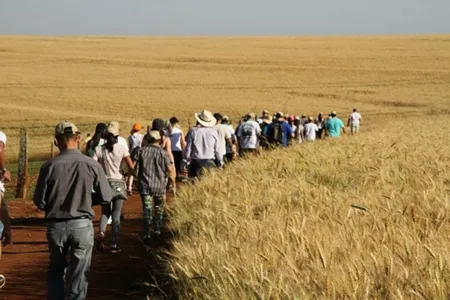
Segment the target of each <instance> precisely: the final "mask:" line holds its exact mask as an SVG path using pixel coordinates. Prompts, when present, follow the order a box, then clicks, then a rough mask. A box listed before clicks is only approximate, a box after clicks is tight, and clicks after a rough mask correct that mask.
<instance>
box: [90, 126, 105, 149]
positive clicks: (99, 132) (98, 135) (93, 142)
mask: <svg viewBox="0 0 450 300" xmlns="http://www.w3.org/2000/svg"><path fill="white" fill-rule="evenodd" d="M107 130H108V125H106V124H105V123H98V124H97V126H95V133H94V136H93V137H92V138H91V139H90V140H89V142H88V143H87V145H86V150H88V149H95V148H96V147H97V146H98V144H99V143H100V139H102V138H104V137H105V133H106V132H107Z"/></svg>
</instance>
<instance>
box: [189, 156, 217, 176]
mask: <svg viewBox="0 0 450 300" xmlns="http://www.w3.org/2000/svg"><path fill="white" fill-rule="evenodd" d="M215 168H217V165H216V163H215V162H214V160H212V159H193V160H191V164H190V165H189V177H200V176H202V175H203V174H204V173H205V172H204V170H205V169H215Z"/></svg>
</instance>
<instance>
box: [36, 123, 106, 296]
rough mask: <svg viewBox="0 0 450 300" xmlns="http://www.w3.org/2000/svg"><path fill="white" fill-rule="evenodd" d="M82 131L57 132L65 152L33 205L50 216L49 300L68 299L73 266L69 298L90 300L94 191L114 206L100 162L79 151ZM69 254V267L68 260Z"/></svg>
mask: <svg viewBox="0 0 450 300" xmlns="http://www.w3.org/2000/svg"><path fill="white" fill-rule="evenodd" d="M79 143H80V132H79V131H78V128H77V127H76V126H75V125H74V124H72V123H70V122H61V123H59V124H58V125H57V126H56V128H55V145H56V146H57V147H58V148H59V150H60V151H61V153H60V155H58V156H57V157H56V158H54V159H52V160H49V161H47V162H46V163H45V164H44V165H43V166H42V167H41V170H40V173H39V178H38V182H37V185H36V191H35V194H34V198H33V200H34V204H35V205H36V206H37V207H38V208H39V209H41V210H44V211H45V218H46V221H47V239H48V244H49V249H50V265H49V267H48V296H47V299H55V300H56V299H65V292H64V289H65V270H66V268H67V267H68V266H70V269H69V272H70V278H71V282H70V286H69V298H70V299H85V298H86V294H87V288H88V279H87V275H88V273H89V268H90V265H91V257H92V248H93V246H94V229H93V225H92V218H93V217H94V211H93V209H92V196H91V194H92V188H94V190H95V191H96V193H97V195H98V196H99V198H101V199H102V201H103V202H105V203H107V202H110V201H111V198H112V194H111V188H110V186H109V184H108V181H107V179H106V176H105V174H104V172H103V170H102V167H101V166H100V164H99V163H97V162H96V161H94V160H93V159H92V158H89V157H87V156H85V155H83V154H82V153H81V152H80V151H79V150H78V145H79ZM68 253H70V264H69V263H68V262H67V261H66V255H67V254H68Z"/></svg>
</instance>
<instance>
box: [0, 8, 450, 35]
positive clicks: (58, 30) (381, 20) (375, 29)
mask: <svg viewBox="0 0 450 300" xmlns="http://www.w3.org/2000/svg"><path fill="white" fill-rule="evenodd" d="M449 11H450V0H309V1H306V0H222V1H217V0H0V34H2V35H4V34H8V35H69V36H70V35H102V36H255V35H258V36H275V35H276V36H279V35H282V36H313V35H388V34H393V35H396V34H444V33H450V17H448V13H449Z"/></svg>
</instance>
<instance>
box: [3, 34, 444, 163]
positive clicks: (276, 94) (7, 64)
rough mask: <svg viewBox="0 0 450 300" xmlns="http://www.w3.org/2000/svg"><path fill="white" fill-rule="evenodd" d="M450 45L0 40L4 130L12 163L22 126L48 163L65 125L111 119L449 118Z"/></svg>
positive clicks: (436, 40) (358, 40)
mask: <svg viewBox="0 0 450 300" xmlns="http://www.w3.org/2000/svg"><path fill="white" fill-rule="evenodd" d="M449 53H450V37H448V36H417V37H349V38H312V37H311V38H270V37H267V38H119V37H117V38H99V37H98V38H97V37H79V38H74V37H70V38H56V37H7V36H3V37H0V68H1V70H2V71H1V72H0V109H1V111H2V120H1V123H0V125H1V129H2V130H5V131H6V133H7V134H8V135H9V136H10V137H11V144H10V148H9V149H10V150H9V155H10V157H9V158H10V160H11V159H14V158H15V157H16V155H17V153H16V152H17V149H18V147H17V145H18V140H17V138H16V137H17V135H18V128H19V127H21V126H28V127H29V128H30V130H31V136H32V137H33V139H32V141H31V144H32V149H30V152H31V155H32V156H36V155H42V154H48V153H49V150H50V144H51V141H52V140H51V135H52V127H53V126H54V125H55V124H56V123H57V122H59V121H60V120H61V119H70V120H73V121H74V122H76V123H77V124H78V125H80V127H81V128H82V129H83V131H84V132H86V133H87V132H92V131H93V127H94V125H95V124H96V123H97V122H98V121H108V120H111V119H117V120H119V121H121V122H122V123H123V127H124V128H126V130H124V134H127V133H128V127H129V126H130V125H131V124H132V123H133V122H135V121H140V122H143V123H149V122H150V120H151V119H153V118H155V117H164V118H169V117H171V116H172V115H173V114H176V115H177V116H178V117H179V118H180V119H181V120H182V121H183V125H184V126H185V127H186V126H187V125H188V124H187V123H188V122H187V120H188V118H190V119H191V120H192V115H193V112H195V111H198V110H200V109H202V108H204V107H207V108H209V109H211V110H217V111H221V112H224V113H227V114H229V115H231V116H232V117H233V118H237V117H238V116H240V115H241V114H242V113H244V112H247V111H248V110H255V111H260V110H262V108H268V109H270V110H272V111H275V110H280V109H281V110H284V111H291V112H296V113H305V114H314V115H315V114H317V112H319V111H321V110H331V109H336V110H338V111H339V112H345V113H347V112H348V110H349V109H350V108H351V107H353V106H358V107H359V108H360V109H361V110H362V111H363V112H364V115H365V117H366V118H369V119H370V120H371V121H372V122H371V123H373V122H374V121H377V120H376V118H378V116H379V115H382V114H385V113H389V114H392V113H401V114H405V113H411V112H417V111H423V110H424V109H428V108H435V109H442V108H446V109H448V105H447V104H448V101H449V98H448V82H449V79H450V71H449V70H450V54H449Z"/></svg>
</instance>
